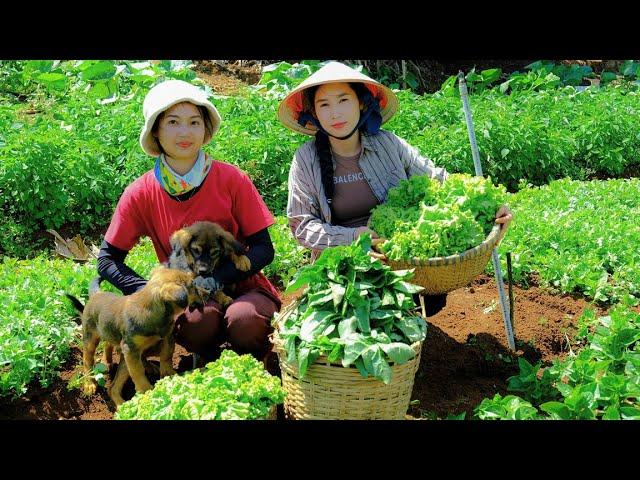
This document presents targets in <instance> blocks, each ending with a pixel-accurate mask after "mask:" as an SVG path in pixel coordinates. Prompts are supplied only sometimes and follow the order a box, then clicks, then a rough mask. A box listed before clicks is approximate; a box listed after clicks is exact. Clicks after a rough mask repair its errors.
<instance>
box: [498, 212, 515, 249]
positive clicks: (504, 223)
mask: <svg viewBox="0 0 640 480" xmlns="http://www.w3.org/2000/svg"><path fill="white" fill-rule="evenodd" d="M511 220H513V213H512V212H511V210H510V209H509V207H508V206H507V205H502V206H501V207H500V208H499V209H498V212H497V213H496V223H499V224H501V225H500V232H499V233H498V241H497V242H496V247H497V246H498V245H500V242H501V241H502V239H503V238H504V236H505V234H506V233H507V229H508V228H509V224H510V223H511Z"/></svg>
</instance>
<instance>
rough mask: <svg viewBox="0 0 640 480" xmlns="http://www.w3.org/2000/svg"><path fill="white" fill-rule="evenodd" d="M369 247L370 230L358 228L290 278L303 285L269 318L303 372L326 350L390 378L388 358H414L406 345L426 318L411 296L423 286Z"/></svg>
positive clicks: (420, 333) (421, 334)
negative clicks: (289, 304) (292, 301)
mask: <svg viewBox="0 0 640 480" xmlns="http://www.w3.org/2000/svg"><path fill="white" fill-rule="evenodd" d="M370 247H371V237H370V236H368V235H362V236H361V237H359V238H358V239H357V240H356V241H355V242H354V243H353V244H352V245H349V246H339V247H333V248H328V249H326V250H324V251H323V252H322V254H321V255H320V257H319V258H318V260H317V261H316V262H315V263H314V264H312V265H308V266H306V267H304V268H302V269H301V270H300V271H299V273H298V275H297V276H296V277H295V278H294V279H293V280H292V282H291V283H290V284H289V287H288V288H287V292H290V291H293V290H297V289H298V288H301V287H303V286H304V285H308V287H307V289H306V290H305V292H304V294H303V295H302V297H301V298H300V300H299V303H298V304H297V305H296V306H295V307H294V308H293V309H292V310H291V311H290V312H287V313H283V314H281V315H278V314H276V319H275V320H274V323H275V324H276V328H278V330H279V332H278V334H279V336H280V338H281V339H282V341H283V342H284V345H285V350H286V354H287V361H288V362H291V363H293V362H297V365H298V369H299V372H300V376H301V378H302V377H304V376H305V374H306V372H307V369H308V368H309V366H310V365H312V364H313V362H315V361H316V360H317V359H318V357H319V356H320V355H326V356H327V357H328V358H329V360H330V361H332V362H337V361H341V363H342V365H343V366H344V367H349V366H351V365H354V366H356V367H357V368H358V370H359V371H360V373H361V374H362V375H363V376H364V377H367V376H369V375H371V376H373V377H375V378H378V379H380V380H382V381H383V382H384V383H389V382H390V381H391V368H390V365H389V364H390V363H397V364H402V363H405V362H407V361H409V360H411V359H412V358H414V357H415V352H414V350H413V349H412V348H411V347H410V345H411V344H413V343H414V342H420V341H422V340H424V339H425V337H426V328H427V326H426V322H425V321H424V319H422V318H421V317H420V316H417V315H415V314H414V313H412V310H413V309H415V303H414V301H413V298H412V295H413V294H415V293H418V292H419V291H420V290H422V287H418V286H416V285H412V284H410V283H407V280H409V279H410V277H411V276H412V270H402V271H392V270H391V268H390V267H389V266H387V265H384V264H383V263H382V262H380V260H377V259H373V258H371V257H370V256H369V255H368V253H367V252H368V251H369V250H370Z"/></svg>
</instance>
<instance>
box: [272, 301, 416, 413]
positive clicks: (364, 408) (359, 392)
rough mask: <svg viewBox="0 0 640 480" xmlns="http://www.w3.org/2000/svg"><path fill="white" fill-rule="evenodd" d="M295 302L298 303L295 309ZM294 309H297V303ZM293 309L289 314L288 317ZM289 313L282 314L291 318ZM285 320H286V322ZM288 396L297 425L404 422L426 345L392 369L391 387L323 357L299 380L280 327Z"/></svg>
mask: <svg viewBox="0 0 640 480" xmlns="http://www.w3.org/2000/svg"><path fill="white" fill-rule="evenodd" d="M295 303H296V302H294V304H295ZM292 305H293V304H292ZM291 310H292V309H290V310H289V312H290V311H291ZM286 314H287V312H286V311H285V312H283V315H286ZM281 318H282V317H281ZM272 340H273V345H274V350H275V351H276V353H277V354H278V360H279V362H280V370H281V372H282V387H283V388H284V390H285V392H286V397H285V400H284V413H285V416H286V417H287V418H290V419H295V420H313V419H315V420H404V419H405V415H406V413H407V410H408V408H409V402H410V401H411V392H412V390H413V382H414V379H415V375H416V371H417V370H418V365H420V356H421V350H422V342H416V343H414V344H413V345H411V348H413V350H414V352H416V356H415V357H413V358H412V359H411V360H409V361H408V362H406V363H403V364H402V365H396V364H392V365H391V382H389V384H388V385H385V384H384V383H383V382H382V381H381V380H378V379H377V378H373V377H367V378H363V377H362V375H360V372H359V371H358V369H357V368H355V367H354V366H350V367H343V366H342V364H341V363H339V362H336V363H331V362H329V361H328V359H327V357H326V356H324V355H322V356H320V357H319V358H318V359H317V360H316V361H315V362H314V363H313V365H310V366H309V368H308V369H307V372H306V374H305V376H304V378H302V379H301V378H300V375H299V371H298V366H297V364H296V363H289V362H288V361H287V354H286V352H285V350H284V347H283V342H282V340H281V339H280V338H279V336H278V328H277V326H276V328H275V329H274V332H273V334H272Z"/></svg>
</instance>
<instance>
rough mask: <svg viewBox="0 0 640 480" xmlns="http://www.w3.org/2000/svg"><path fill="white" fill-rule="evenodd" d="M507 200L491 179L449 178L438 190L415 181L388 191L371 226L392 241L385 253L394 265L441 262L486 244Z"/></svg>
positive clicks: (431, 182) (428, 183)
mask: <svg viewBox="0 0 640 480" xmlns="http://www.w3.org/2000/svg"><path fill="white" fill-rule="evenodd" d="M505 199H506V192H505V189H504V187H496V186H494V185H493V184H492V183H491V179H484V178H482V177H476V176H470V175H466V174H451V175H449V178H447V180H446V181H445V182H444V183H443V184H442V185H440V182H438V181H437V180H432V179H430V178H428V177H426V176H424V175H416V176H413V177H411V178H409V179H407V180H403V181H401V182H400V183H399V185H398V186H396V187H394V188H392V189H391V190H389V196H388V199H387V202H386V203H384V204H382V205H380V206H378V207H376V208H375V209H374V210H373V211H372V214H371V222H370V224H371V228H372V229H373V230H375V231H376V232H377V233H378V234H379V235H381V236H382V237H384V238H386V239H387V240H388V241H387V242H386V243H384V244H383V245H382V246H381V251H382V252H383V253H384V254H385V255H386V256H387V257H388V258H390V259H391V260H408V259H411V258H413V257H417V258H423V259H426V258H432V257H443V256H447V255H453V254H456V253H461V252H463V251H465V250H467V249H469V248H472V247H475V246H476V245H479V244H480V243H482V241H483V240H484V239H485V238H486V236H487V235H488V234H489V232H490V231H491V228H492V227H493V225H494V220H495V214H496V211H497V210H498V207H499V206H500V205H501V204H502V203H504V202H505Z"/></svg>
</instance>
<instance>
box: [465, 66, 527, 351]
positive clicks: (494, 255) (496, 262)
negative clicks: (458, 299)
mask: <svg viewBox="0 0 640 480" xmlns="http://www.w3.org/2000/svg"><path fill="white" fill-rule="evenodd" d="M458 80H459V87H460V98H462V108H463V110H464V117H465V120H466V122H467V131H468V133H469V141H470V142H471V154H472V155H473V164H474V166H475V170H476V175H477V176H479V177H482V176H483V174H482V165H481V163H480V153H479V152H478V144H477V143H476V134H475V132H474V130H473V120H472V119H471V109H470V108H469V93H468V91H467V82H466V81H465V78H464V74H463V73H462V71H460V72H458ZM491 260H492V262H493V270H494V272H495V275H496V284H497V285H498V296H499V297H500V307H501V308H502V318H503V320H504V328H505V330H506V332H507V341H508V342H509V348H511V350H514V351H515V349H516V344H515V341H514V339H513V329H512V327H511V316H510V314H509V307H508V306H507V297H506V295H505V293H504V282H503V279H502V270H501V268H500V258H499V257H498V250H497V248H494V249H493V252H491Z"/></svg>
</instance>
